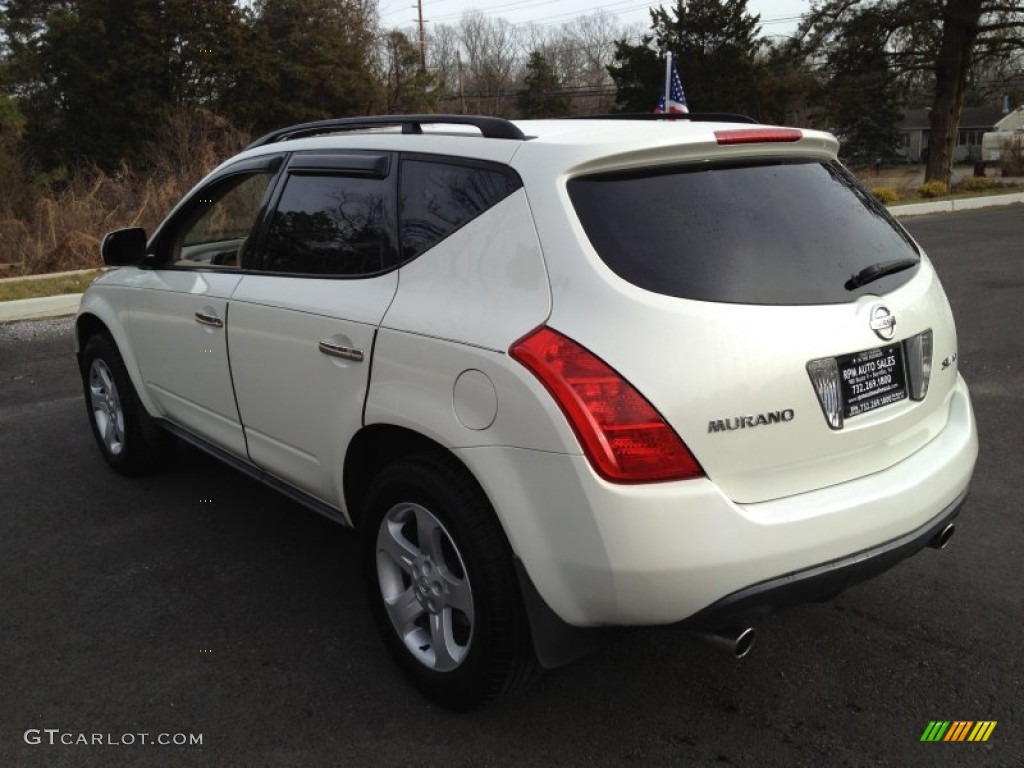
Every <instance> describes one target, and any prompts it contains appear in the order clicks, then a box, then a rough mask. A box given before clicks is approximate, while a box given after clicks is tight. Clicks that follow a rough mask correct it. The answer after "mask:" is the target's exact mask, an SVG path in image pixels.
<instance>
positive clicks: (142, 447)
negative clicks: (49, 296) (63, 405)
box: [82, 334, 167, 475]
mask: <svg viewBox="0 0 1024 768" xmlns="http://www.w3.org/2000/svg"><path fill="white" fill-rule="evenodd" d="M95 360H102V361H103V362H104V363H105V364H106V366H107V368H108V370H109V371H110V376H111V378H112V379H113V382H114V386H115V387H117V396H118V399H119V400H120V403H121V411H122V413H123V414H124V441H123V447H122V449H121V452H120V453H117V454H115V453H111V451H110V450H109V449H108V448H107V446H106V444H105V443H104V441H103V436H102V435H101V434H100V433H99V428H98V427H97V425H96V417H95V414H94V413H93V409H92V398H91V392H90V389H89V376H90V371H91V369H92V364H93V361H95ZM82 389H83V392H84V394H85V408H86V412H87V413H88V416H89V427H90V429H91V430H92V434H93V437H94V438H95V439H96V444H97V446H98V447H99V449H100V453H102V454H103V458H104V459H105V460H106V462H107V464H109V465H110V466H111V467H112V468H113V469H114V470H115V471H117V472H119V473H121V474H123V475H138V474H142V473H144V472H147V471H149V470H151V469H153V468H154V467H155V466H156V464H157V463H158V461H159V459H160V457H161V456H162V453H163V449H164V448H165V447H166V442H167V439H166V438H163V439H161V438H162V436H156V435H154V434H153V433H154V432H155V431H156V427H155V426H153V425H151V424H148V423H146V420H147V419H148V415H147V414H146V413H145V410H144V409H143V407H142V404H141V403H140V402H139V399H138V397H137V395H136V394H135V387H134V386H133V385H132V381H131V378H130V377H129V376H128V370H127V368H126V367H125V364H124V360H123V359H122V358H121V354H120V352H118V350H117V346H116V344H115V343H114V341H113V339H111V338H110V337H109V336H107V335H105V334H98V335H96V336H92V337H91V338H90V339H89V340H88V341H87V342H86V344H85V348H84V349H83V351H82Z"/></svg>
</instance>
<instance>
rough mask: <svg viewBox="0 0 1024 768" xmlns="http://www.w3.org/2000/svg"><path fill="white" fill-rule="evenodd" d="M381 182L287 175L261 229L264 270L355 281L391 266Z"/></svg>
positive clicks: (385, 191) (386, 191)
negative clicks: (264, 232)
mask: <svg viewBox="0 0 1024 768" xmlns="http://www.w3.org/2000/svg"><path fill="white" fill-rule="evenodd" d="M392 209H393V206H392V204H391V198H390V187H389V185H388V181H387V180H386V179H376V178H359V177H351V176H330V175H303V174H299V173H293V174H291V175H290V176H289V177H288V180H287V183H286V184H285V188H284V191H283V192H282V193H281V198H280V200H279V202H278V204H277V209H276V210H275V211H274V213H273V215H272V217H271V219H270V226H269V228H268V231H267V238H266V244H265V246H264V255H263V263H262V268H263V269H264V270H266V271H268V272H287V273H292V274H303V275H338V276H345V277H357V276H360V275H370V274H375V273H378V272H382V271H384V270H386V269H389V268H391V267H393V266H394V265H395V248H394V239H393V237H392V236H391V232H392V231H393V230H392V225H391V222H392V218H393V214H392V213H391V211H392Z"/></svg>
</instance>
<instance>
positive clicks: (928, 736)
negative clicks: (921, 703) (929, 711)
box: [921, 720, 949, 741]
mask: <svg viewBox="0 0 1024 768" xmlns="http://www.w3.org/2000/svg"><path fill="white" fill-rule="evenodd" d="M947 728H949V720H932V721H931V722H930V723H928V727H927V728H925V729H924V733H922V734H921V741H939V740H941V739H942V737H943V735H944V734H945V733H946V729H947Z"/></svg>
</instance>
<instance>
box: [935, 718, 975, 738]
mask: <svg viewBox="0 0 1024 768" xmlns="http://www.w3.org/2000/svg"><path fill="white" fill-rule="evenodd" d="M972 725H974V723H972V722H971V721H970V720H954V721H953V725H952V726H951V727H950V729H949V733H947V734H946V738H944V739H943V741H963V740H964V737H965V736H967V729H968V728H970V727H971V726H972Z"/></svg>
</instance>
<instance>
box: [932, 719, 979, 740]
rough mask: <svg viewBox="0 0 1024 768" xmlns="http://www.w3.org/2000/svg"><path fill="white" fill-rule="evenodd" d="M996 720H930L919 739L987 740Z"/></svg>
mask: <svg viewBox="0 0 1024 768" xmlns="http://www.w3.org/2000/svg"><path fill="white" fill-rule="evenodd" d="M996 723H997V721H996V720H978V721H974V720H953V721H952V722H951V721H949V720H931V721H929V722H928V727H927V728H925V729H924V733H922V734H921V741H988V738H989V736H991V735H992V731H994V730H995V729H996Z"/></svg>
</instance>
